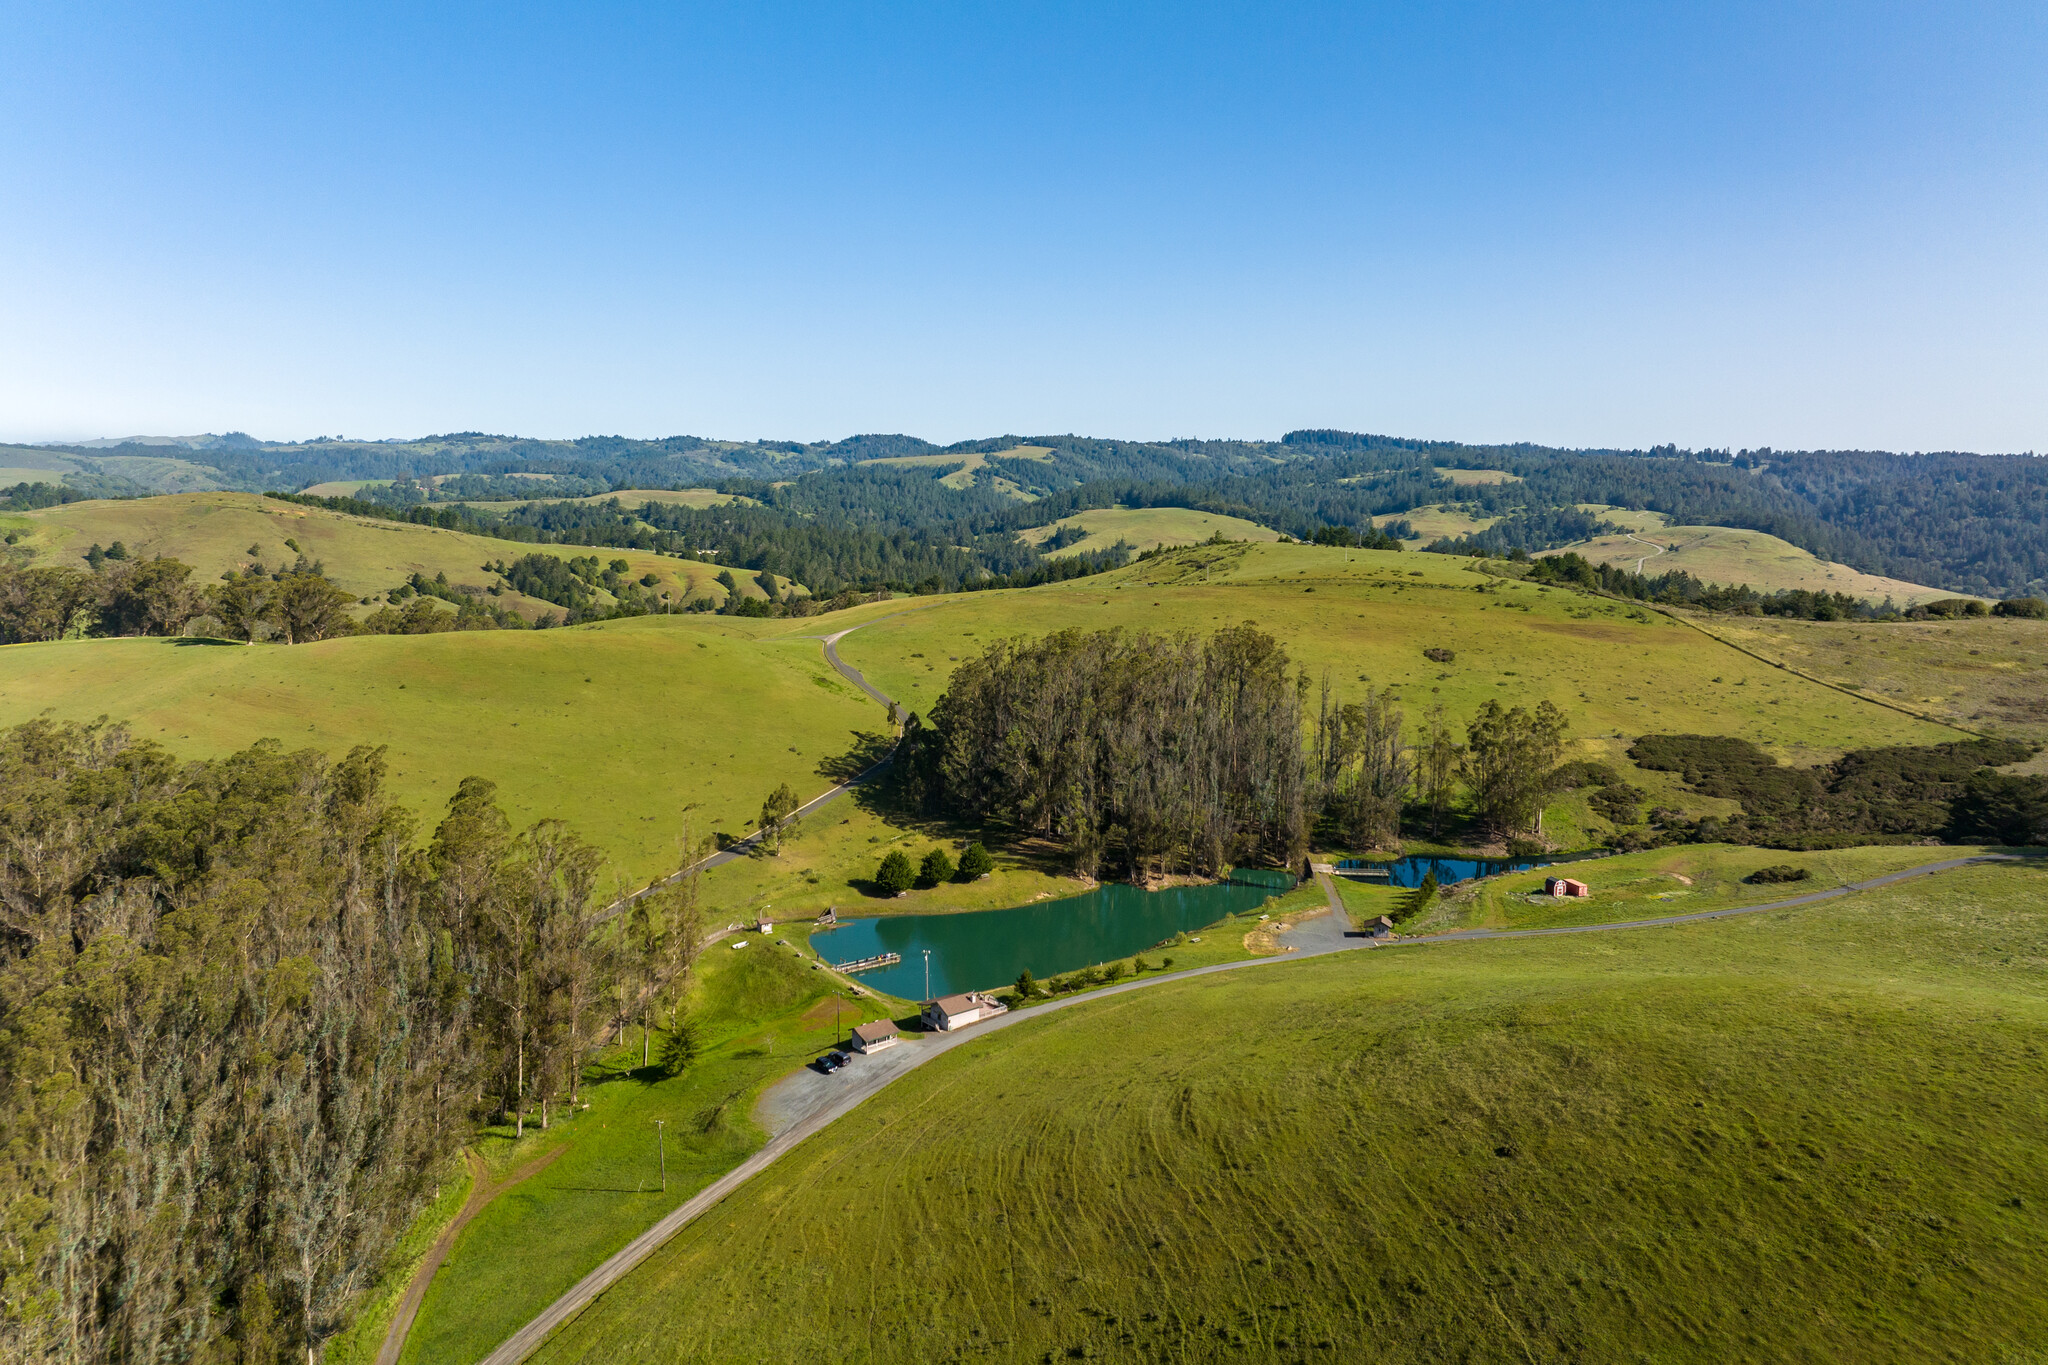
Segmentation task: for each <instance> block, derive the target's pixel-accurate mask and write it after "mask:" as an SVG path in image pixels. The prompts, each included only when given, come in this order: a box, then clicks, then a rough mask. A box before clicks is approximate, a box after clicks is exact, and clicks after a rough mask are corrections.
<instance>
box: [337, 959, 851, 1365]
mask: <svg viewBox="0 0 2048 1365" xmlns="http://www.w3.org/2000/svg"><path fill="white" fill-rule="evenodd" d="M695 975H696V979H695V980H694V981H693V982H692V985H691V990H690V1013H691V1018H692V1019H693V1020H694V1022H695V1024H696V1027H697V1029H698V1033H699V1046H700V1048H701V1049H702V1051H701V1054H700V1056H699V1059H698V1061H697V1062H696V1063H695V1064H694V1065H693V1066H692V1067H691V1068H690V1069H689V1070H688V1071H686V1072H685V1073H684V1074H683V1075H681V1076H678V1077H675V1078H673V1079H669V1080H663V1079H660V1078H659V1077H658V1076H656V1075H654V1074H652V1073H649V1072H645V1071H640V1070H638V1068H639V1066H640V1058H641V1046H640V1035H639V1030H637V1029H629V1030H628V1036H627V1038H626V1040H625V1044H624V1046H622V1047H619V1048H616V1049H614V1050H613V1051H612V1052H611V1053H610V1054H608V1055H607V1056H606V1057H605V1058H604V1059H603V1061H602V1062H601V1063H600V1065H599V1067H598V1068H597V1069H598V1072H599V1073H600V1075H601V1076H603V1077H604V1078H605V1079H603V1080H601V1081H600V1083H598V1084H595V1085H590V1086H588V1087H587V1088H586V1089H585V1091H584V1096H585V1098H586V1099H587V1100H588V1101H589V1103H590V1107H589V1109H587V1110H585V1111H583V1112H580V1113H576V1114H573V1115H570V1114H560V1115H557V1116H556V1119H555V1122H554V1123H553V1124H552V1125H551V1127H550V1128H549V1129H548V1130H546V1131H540V1130H539V1129H538V1128H537V1127H536V1126H535V1125H533V1124H529V1125H528V1127H527V1134H526V1136H525V1138H524V1139H522V1140H514V1138H513V1137H512V1132H511V1129H510V1128H493V1129H490V1130H488V1131H487V1132H486V1134H485V1136H484V1137H483V1139H482V1140H481V1141H480V1142H479V1143H478V1144H477V1150H478V1151H479V1153H480V1154H482V1156H483V1157H484V1159H485V1161H486V1162H487V1163H488V1164H489V1165H490V1167H491V1170H492V1173H493V1175H494V1176H499V1177H502V1176H503V1175H504V1174H505V1173H507V1172H509V1171H511V1170H513V1169H516V1168H517V1167H519V1166H523V1165H525V1164H526V1163H527V1162H529V1161H531V1160H533V1159H534V1158H535V1157H538V1156H543V1155H546V1154H547V1153H548V1152H550V1151H552V1150H554V1149H556V1148H558V1147H566V1148H567V1150H566V1151H565V1152H564V1153H563V1155H562V1156H561V1157H559V1158H558V1159H556V1161H555V1162H554V1163H553V1164H552V1165H550V1166H549V1167H548V1168H547V1169H546V1170H544V1171H542V1172H540V1173H539V1174H538V1175H535V1176H533V1177H531V1178H529V1179H528V1180H526V1181H525V1182H523V1183H522V1184H519V1185H517V1186H514V1187H513V1188H512V1189H511V1190H509V1191H507V1192H506V1193H505V1194H503V1195H501V1196H500V1197H499V1198H498V1199H497V1201H496V1202H494V1203H493V1204H491V1206H490V1207H489V1208H487V1209H486V1210H485V1211H484V1212H483V1213H482V1214H481V1215H479V1216H478V1218H477V1219H476V1221H475V1222H474V1223H472V1224H471V1225H470V1226H469V1227H468V1228H466V1229H465V1230H464V1231H463V1234H462V1237H461V1239H460V1240H459V1241H458V1242H457V1243H456V1244H455V1249H454V1251H453V1253H452V1254H451V1255H450V1256H449V1258H448V1260H447V1261H446V1262H444V1263H443V1265H442V1267H441V1270H440V1273H439V1274H437V1275H436V1276H435V1277H434V1283H433V1285H432V1287H431V1288H430V1289H429V1291H428V1293H427V1297H426V1300H425V1302H424V1303H422V1305H421V1307H420V1315H419V1318H418V1320H417V1322H416V1323H415V1324H414V1327H413V1331H412V1335H411V1336H410V1337H409V1338H408V1340H407V1343H406V1351H405V1354H404V1356H403V1357H402V1359H403V1360H404V1361H406V1362H420V1363H421V1365H426V1363H427V1362H444V1361H446V1362H455V1361H471V1360H475V1359H478V1358H479V1357H481V1356H483V1355H484V1354H486V1353H487V1352H488V1351H490V1349H491V1348H492V1347H494V1346H496V1345H497V1344H498V1343H499V1342H500V1341H502V1340H504V1338H505V1337H507V1336H509V1335H511V1333H512V1332H513V1331H514V1330H516V1329H517V1328H518V1327H519V1326H520V1325H521V1324H522V1323H524V1322H525V1321H526V1320H527V1319H529V1318H531V1317H533V1316H534V1315H535V1314H536V1313H538V1312H540V1311H541V1310H542V1309H543V1308H545V1307H547V1305H548V1304H549V1303H550V1302H552V1301H553V1300H554V1299H555V1298H557V1297H559V1296H560V1295H561V1293H562V1292H563V1291H564V1290H566V1289H568V1288H569V1286H570V1285H572V1284H574V1283H575V1282H576V1281H577V1280H578V1279H580V1278H582V1276H583V1275H585V1274H586V1273H588V1272H589V1271H590V1269H591V1268H592V1267H593V1266H595V1265H597V1264H598V1262H600V1261H602V1260H603V1259H604V1258H605V1257H607V1256H609V1255H611V1254H612V1253H613V1252H615V1251H617V1250H618V1249H619V1248H620V1247H622V1246H624V1245H625V1244H626V1243H627V1242H629V1241H631V1240H632V1239H633V1238H634V1237H636V1236H638V1235H639V1234H640V1232H641V1231H643V1230H644V1229H645V1228H646V1227H647V1226H648V1225H649V1224H651V1223H653V1222H655V1221H656V1220H657V1219H659V1218H661V1217H662V1216H663V1215H665V1214H667V1213H668V1212H669V1211H670V1210H671V1209H673V1208H675V1207H676V1206H677V1205H678V1204H681V1203H682V1202H683V1201H684V1200H686V1199H688V1198H689V1197H690V1196H691V1195H693V1194H695V1193H696V1192H697V1191H698V1190H700V1189H702V1188H703V1187H704V1186H705V1185H708V1184H709V1183H711V1182H712V1181H713V1180H715V1179H717V1178H718V1177H719V1176H720V1175H723V1174H724V1173H725V1172H726V1171H728V1170H731V1169H732V1168H733V1167H734V1166H736V1165H738V1164H739V1163H740V1162H741V1161H743V1160H745V1159H746V1157H747V1156H748V1155H749V1154H750V1153H752V1152H753V1151H754V1150H755V1149H756V1148H758V1147H759V1146H760V1145H761V1144H762V1143H763V1142H764V1141H766V1139H767V1135H766V1134H765V1133H763V1132H762V1131H761V1129H760V1128H759V1127H758V1126H757V1125H756V1124H755V1123H754V1121H753V1119H752V1117H751V1114H752V1110H753V1106H754V1100H755V1098H756V1096H757V1095H758V1094H759V1092H760V1090H761V1088H762V1087H763V1086H764V1085H766V1084H767V1083H768V1082H769V1081H772V1080H774V1079H775V1078H777V1077H779V1076H782V1075H783V1074H785V1073H786V1072H788V1071H789V1070H790V1069H791V1068H792V1067H793V1066H797V1065H800V1064H802V1063H803V1062H805V1061H808V1060H809V1059H810V1058H812V1057H815V1056H816V1055H817V1054H818V1053H820V1052H822V1051H824V1050H825V1049H826V1048H828V1047H831V1046H832V1045H833V1043H834V1041H835V1039H837V1038H839V1037H842V1036H843V1034H842V1033H838V1032H835V1030H834V1014H835V1011H834V1008H833V1002H834V1000H835V999H836V1000H838V1001H839V1008H838V1011H837V1014H838V1026H839V1028H840V1029H841V1030H843V1029H848V1028H851V1027H852V1026H853V1025H855V1024H858V1023H861V1022H862V1021H864V1020H867V1019H875V1018H881V1017H884V1015H885V1014H886V1009H885V1008H884V1005H885V1004H886V1003H887V1002H883V1003H882V1004H878V1003H877V1001H876V1000H875V999H874V998H873V997H872V996H868V997H866V998H863V999H859V1000H854V999H848V998H845V997H844V995H843V994H842V993H841V992H840V991H839V983H838V981H837V980H836V979H835V978H833V977H832V976H831V975H829V974H828V973H825V972H822V971H814V970H813V969H812V967H811V964H810V962H809V960H808V959H807V958H805V957H804V956H803V955H802V954H801V953H800V952H799V951H798V950H797V949H796V948H795V947H793V946H792V947H788V948H784V947H778V946H776V945H774V944H773V943H771V942H764V941H763V940H761V939H759V938H755V939H753V940H752V941H751V942H750V943H749V944H748V946H747V947H746V948H745V949H740V950H735V949H732V948H731V947H730V946H729V945H728V944H726V943H719V944H713V945H712V946H711V947H710V948H708V949H706V950H705V953H704V956H703V957H702V958H701V959H700V960H699V964H698V967H697V971H696V974H695ZM654 1046H655V1047H656V1048H659V1046H660V1039H659V1038H656V1039H655V1040H654ZM656 1119H661V1120H664V1121H665V1123H666V1128H665V1137H664V1139H663V1140H664V1142H665V1144H666V1147H667V1152H668V1190H667V1192H666V1193H664V1192H663V1191H662V1190H661V1188H660V1181H659V1167H658V1154H657V1152H656V1144H655V1131H654V1121H655V1120H656ZM372 1345H373V1349H374V1343H373V1344H372ZM363 1358H364V1359H365V1360H367V1359H368V1358H369V1355H368V1354H365V1355H364V1357H363Z"/></svg>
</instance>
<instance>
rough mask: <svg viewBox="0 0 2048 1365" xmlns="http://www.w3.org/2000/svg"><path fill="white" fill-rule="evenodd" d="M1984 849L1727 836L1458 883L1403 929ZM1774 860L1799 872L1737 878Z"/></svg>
mask: <svg viewBox="0 0 2048 1365" xmlns="http://www.w3.org/2000/svg"><path fill="white" fill-rule="evenodd" d="M1987 851H1996V850H1984V849H1977V848H1938V849H1937V848H1928V847H1924V846H1920V847H1916V846H1910V845H1900V846H1880V847H1870V848H1844V849H1835V850H1832V851H1829V852H1824V853H1788V852H1786V851H1784V850H1783V849H1774V848H1750V847H1746V846H1740V845H1734V844H1686V845H1682V846H1679V847H1676V848H1659V849H1651V850H1649V851H1647V852H1644V853H1625V854H1620V855H1617V856H1615V857H1612V858H1594V859H1588V860H1585V861H1581V862H1574V863H1570V864H1568V865H1566V866H1563V867H1560V868H1556V869H1552V870H1548V871H1536V872H1517V873H1511V874H1508V875H1504V876H1499V877H1488V878H1486V879H1485V880H1484V881H1477V882H1466V883H1463V884H1461V885H1459V886H1457V887H1454V888H1452V889H1451V890H1450V891H1448V892H1447V893H1446V894H1445V895H1444V896H1443V897H1442V899H1441V900H1439V901H1438V902H1437V904H1436V905H1435V906H1434V907H1432V908H1431V909H1430V910H1429V911H1426V912H1425V913H1423V914H1422V915H1420V916H1418V917H1417V918H1416V919H1414V920H1413V921H1411V922H1409V923H1407V924H1404V925H1403V926H1402V932H1403V933H1407V934H1433V933H1443V932H1445V931H1456V930H1459V929H1549V928H1554V927H1556V926H1559V925H1567V924H1610V923H1613V922H1615V921H1617V920H1631V919H1657V918H1659V917H1661V916H1664V915H1690V914H1696V913H1698V912H1700V911H1703V910H1725V909H1727V908H1728V907H1730V906H1736V905H1763V904H1766V903H1768V902H1770V901H1776V900H1786V899H1789V898H1790V897H1793V896H1803V895H1805V894H1807V893H1808V892H1812V891H1831V890H1833V889H1835V888H1836V887H1839V886H1847V885H1849V884H1851V883H1852V882H1861V881H1868V880H1870V879H1871V878H1873V877H1881V876H1883V875H1885V874H1886V873H1888V872H1898V871H1902V870H1904V869H1906V868H1909V867H1919V866H1921V865H1922V864H1925V863H1930V862H1934V861H1936V860H1938V859H1942V858H1965V857H1969V856H1970V855H1971V854H1974V853H1980V852H1987ZM1781 866H1789V867H1797V868H1801V869H1804V870H1805V872H1806V873H1807V878H1806V880H1805V881H1800V882H1783V883H1778V884H1774V885H1761V886H1757V885H1751V884H1749V883H1747V882H1745V881H1744V880H1743V878H1745V877H1747V876H1748V875H1749V874H1750V873H1752V872H1755V871H1756V870H1757V869H1758V868H1763V867H1781ZM1558 875H1562V876H1567V877H1575V878H1577V879H1578V880H1580V881H1582V882H1585V883H1586V885H1587V887H1588V888H1589V889H1590V890H1591V892H1592V895H1590V896H1588V897H1586V898H1584V899H1578V898H1570V899H1563V898H1557V897H1552V896H1546V895H1544V894H1543V882H1544V879H1545V878H1547V877H1551V876H1558Z"/></svg>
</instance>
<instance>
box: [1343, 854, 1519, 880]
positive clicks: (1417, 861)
mask: <svg viewBox="0 0 2048 1365" xmlns="http://www.w3.org/2000/svg"><path fill="white" fill-rule="evenodd" d="M1549 865H1550V864H1549V863H1547V862H1522V863H1511V862H1507V861H1504V860H1502V859H1498V858H1415V857H1410V858H1396V859H1395V860H1394V861H1393V862H1391V863H1371V862H1367V861H1365V860H1364V859H1363V858H1346V859H1345V860H1344V861H1343V862H1341V863H1338V864H1337V867H1338V869H1339V870H1340V871H1351V870H1356V869H1358V868H1366V867H1382V868H1385V869H1386V870H1387V881H1388V883H1389V884H1391V885H1394V886H1420V885H1422V879H1423V878H1424V877H1426V876H1428V875H1429V874H1430V873H1432V872H1434V873H1436V884H1437V885H1438V886H1449V885H1450V884H1451V883H1452V882H1469V881H1471V880H1472V879H1473V878H1474V877H1491V876H1494V875H1495V874H1497V873H1501V872H1527V871H1528V870H1529V869H1530V868H1532V867H1548V866H1549Z"/></svg>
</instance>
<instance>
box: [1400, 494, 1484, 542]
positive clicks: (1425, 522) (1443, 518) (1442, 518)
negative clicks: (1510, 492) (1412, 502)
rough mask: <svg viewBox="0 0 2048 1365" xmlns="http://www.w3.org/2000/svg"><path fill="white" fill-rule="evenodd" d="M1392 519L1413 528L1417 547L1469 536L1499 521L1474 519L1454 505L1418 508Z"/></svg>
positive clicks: (1481, 518) (1401, 513) (1482, 518)
mask: <svg viewBox="0 0 2048 1365" xmlns="http://www.w3.org/2000/svg"><path fill="white" fill-rule="evenodd" d="M1393 519H1394V520H1400V521H1406V522H1407V523H1408V524H1409V525H1411V526H1413V527H1414V528H1415V541H1414V543H1415V544H1416V545H1418V546H1420V545H1427V544H1429V543H1430V542H1431V541H1433V540H1438V539H1440V538H1443V537H1446V536H1448V537H1450V538H1452V539H1456V538H1457V537H1459V536H1469V535H1471V534H1473V533H1474V532H1477V531H1484V530H1485V529H1486V528H1487V527H1489V526H1491V525H1493V524H1494V523H1495V522H1496V521H1499V520H1500V518H1499V517H1475V516H1473V515H1472V514H1471V513H1470V512H1467V511H1465V510H1464V509H1463V508H1461V507H1458V506H1457V505H1455V504H1450V505H1440V506H1436V507H1418V508H1416V509H1414V510H1413V511H1411V512H1399V513H1396V514H1395V516H1394V518H1393Z"/></svg>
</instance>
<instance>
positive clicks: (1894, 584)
mask: <svg viewBox="0 0 2048 1365" xmlns="http://www.w3.org/2000/svg"><path fill="white" fill-rule="evenodd" d="M1599 515H1600V516H1602V517H1605V518H1607V519H1608V520H1610V521H1616V522H1621V523H1624V524H1626V522H1627V521H1629V520H1631V519H1634V520H1640V521H1643V522H1644V523H1645V525H1644V526H1643V528H1642V529H1639V530H1637V532H1636V534H1637V535H1639V536H1641V537H1642V540H1630V539H1628V538H1627V537H1625V536H1600V537H1598V538H1596V539H1593V540H1587V541H1581V542H1579V543H1578V544H1576V545H1570V546H1566V547H1565V549H1567V550H1570V551H1571V552H1573V553H1575V554H1579V555H1583V556H1585V557H1586V558H1587V559H1590V560H1592V561H1593V562H1594V563H1596V564H1619V565H1621V566H1622V567H1624V568H1628V569H1634V568H1635V567H1636V563H1637V561H1638V560H1641V561H1642V572H1644V573H1646V574H1659V573H1669V572H1671V571H1673V570H1683V571H1684V572H1686V573H1689V574H1691V575H1692V576H1693V577H1694V578H1697V579H1699V580H1701V581H1702V582H1706V583H1746V584H1748V585H1749V586H1750V587H1752V588H1755V589H1756V590H1757V591H1758V592H1779V591H1782V590H1784V589H1787V588H1804V589H1806V590H1807V591H1809V592H1840V593H1847V594H1848V595H1849V596H1851V597H1861V598H1865V599H1867V600H1869V601H1872V602H1882V601H1883V600H1884V599H1885V598H1887V597H1889V598H1891V599H1892V600H1893V601H1894V602H1895V603H1897V604H1898V605H1899V606H1901V607H1910V606H1917V605H1918V604H1920V603H1922V602H1927V601H1932V600H1933V599H1935V598H1937V597H1954V596H1957V594H1956V593H1953V592H1950V591H1948V590H1947V589H1945V588H1930V587H1928V586H1927V585H1926V584H1924V583H1908V582H1906V581H1905V580H1904V579H1901V578H1883V577H1880V576H1878V575H1876V574H1867V573H1859V572H1858V571H1856V570H1855V569H1852V568H1850V567H1849V566H1848V565H1846V564H1833V563H1830V562H1828V561H1827V560H1825V559H1817V558H1815V557H1814V556H1813V555H1812V554H1811V553H1809V552H1808V551H1805V550H1802V549H1800V548H1799V547H1798V546H1797V545H1794V544H1792V543H1790V542H1789V541H1784V540H1780V539H1778V537H1776V536H1770V535H1765V534H1764V533H1763V532H1761V531H1743V530H1736V529H1733V528H1730V527H1726V526H1663V527H1656V526H1652V525H1649V524H1648V522H1649V519H1650V518H1656V519H1657V520H1659V521H1661V520H1662V518H1661V517H1657V514H1656V513H1654V512H1648V513H1636V514H1634V516H1633V518H1631V515H1630V514H1629V513H1627V512H1622V511H1614V510H1611V509H1603V510H1601V511H1600V513H1599ZM1643 541H1649V542H1650V544H1647V545H1646V544H1644V543H1643ZM1658 546H1662V547H1663V548H1664V552H1663V553H1662V554H1659V553H1657V547H1658ZM1564 552H1565V551H1564V550H1555V551H1548V552H1547V553H1552V554H1563V553H1564Z"/></svg>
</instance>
